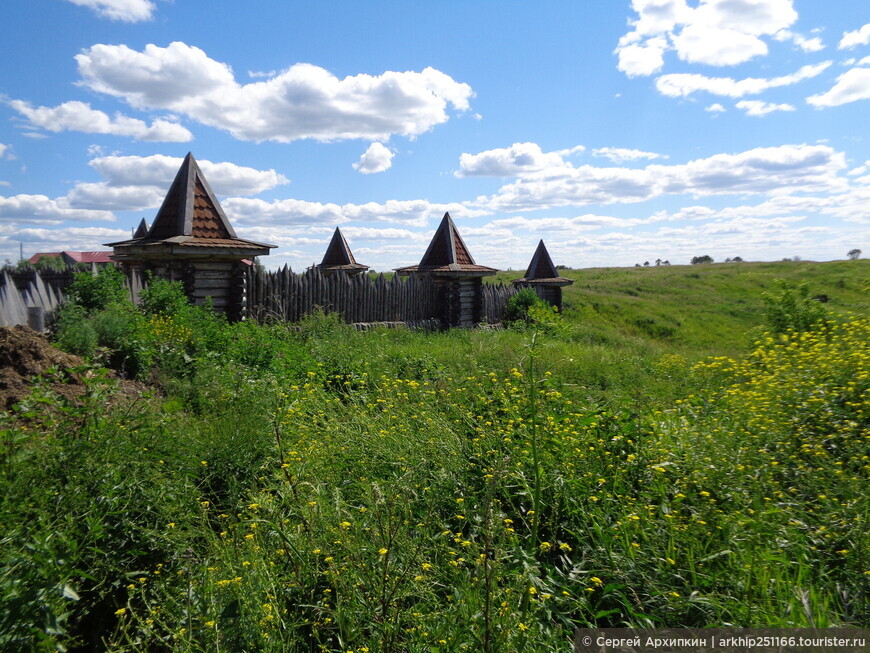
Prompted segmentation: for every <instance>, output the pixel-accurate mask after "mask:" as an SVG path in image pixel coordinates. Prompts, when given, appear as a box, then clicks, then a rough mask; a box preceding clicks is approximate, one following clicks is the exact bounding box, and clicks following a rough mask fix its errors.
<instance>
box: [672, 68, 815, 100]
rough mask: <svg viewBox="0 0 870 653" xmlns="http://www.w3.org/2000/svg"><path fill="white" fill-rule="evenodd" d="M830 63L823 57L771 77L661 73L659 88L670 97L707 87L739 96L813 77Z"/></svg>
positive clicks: (707, 90) (710, 91)
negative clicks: (821, 59) (735, 77)
mask: <svg viewBox="0 0 870 653" xmlns="http://www.w3.org/2000/svg"><path fill="white" fill-rule="evenodd" d="M830 66H831V62H830V61H824V62H822V63H818V64H812V65H807V66H802V67H801V68H800V69H798V70H797V71H796V72H794V73H792V74H790V75H783V76H781V77H772V78H770V79H764V78H759V77H747V78H746V79H741V80H735V79H732V78H731V77H707V76H706V75H699V74H697V73H673V74H670V75H662V76H661V77H659V78H658V79H656V88H657V89H658V90H659V92H660V93H662V94H663V95H667V96H668V97H688V96H690V95H691V94H692V93H697V92H698V91H706V92H707V93H712V94H713V95H722V96H725V97H733V98H738V97H743V96H745V95H757V94H758V93H762V92H764V91H766V90H768V89H771V88H778V87H781V86H791V85H792V84H797V83H798V82H801V81H803V80H805V79H812V78H813V77H817V76H818V75H821V74H822V73H823V72H824V71H825V70H827V69H828V68H829V67H830Z"/></svg>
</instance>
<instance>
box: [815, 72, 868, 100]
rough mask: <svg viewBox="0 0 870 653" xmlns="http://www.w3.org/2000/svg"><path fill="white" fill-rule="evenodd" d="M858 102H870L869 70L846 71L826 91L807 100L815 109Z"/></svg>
mask: <svg viewBox="0 0 870 653" xmlns="http://www.w3.org/2000/svg"><path fill="white" fill-rule="evenodd" d="M858 100H870V68H852V69H851V70H847V71H846V72H845V73H843V74H842V75H840V76H839V77H837V81H836V83H835V84H834V86H833V87H831V88H830V89H829V90H828V91H826V92H824V93H819V94H818V95H811V96H810V97H808V98H807V102H809V103H810V104H811V105H813V106H814V107H816V108H824V107H837V106H840V105H841V104H848V103H850V102H857V101H858Z"/></svg>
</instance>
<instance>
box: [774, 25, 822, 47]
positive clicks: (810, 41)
mask: <svg viewBox="0 0 870 653" xmlns="http://www.w3.org/2000/svg"><path fill="white" fill-rule="evenodd" d="M773 38H775V39H776V40H777V41H791V42H792V43H794V45H795V47H797V48H798V49H800V50H802V51H803V52H818V51H819V50H824V49H825V45H824V43H822V39H820V38H819V37H818V36H813V37H810V38H807V37H806V36H804V35H803V34H797V33H795V32H792V31H791V30H788V29H781V30H779V31H778V32H777V33H776V34H774V35H773Z"/></svg>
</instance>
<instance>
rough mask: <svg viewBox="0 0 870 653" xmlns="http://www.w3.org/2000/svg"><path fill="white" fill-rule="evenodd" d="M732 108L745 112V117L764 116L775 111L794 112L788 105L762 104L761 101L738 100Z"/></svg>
mask: <svg viewBox="0 0 870 653" xmlns="http://www.w3.org/2000/svg"><path fill="white" fill-rule="evenodd" d="M734 106H736V107H737V108H738V109H740V110H741V111H745V112H746V115H747V116H766V115H767V114H768V113H773V112H775V111H794V110H795V109H794V107H793V106H792V105H790V104H774V103H772V102H762V101H761V100H740V102H738V103H737V104H736V105H734Z"/></svg>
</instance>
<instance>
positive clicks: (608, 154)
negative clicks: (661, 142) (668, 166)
mask: <svg viewBox="0 0 870 653" xmlns="http://www.w3.org/2000/svg"><path fill="white" fill-rule="evenodd" d="M592 154H593V155H595V156H600V157H603V158H605V159H608V160H610V161H612V162H613V163H622V162H623V161H637V160H638V159H667V158H668V157H667V156H666V155H664V154H656V153H655V152H644V151H643V150H632V149H626V148H623V147H599V148H597V149H594V150H592Z"/></svg>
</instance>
